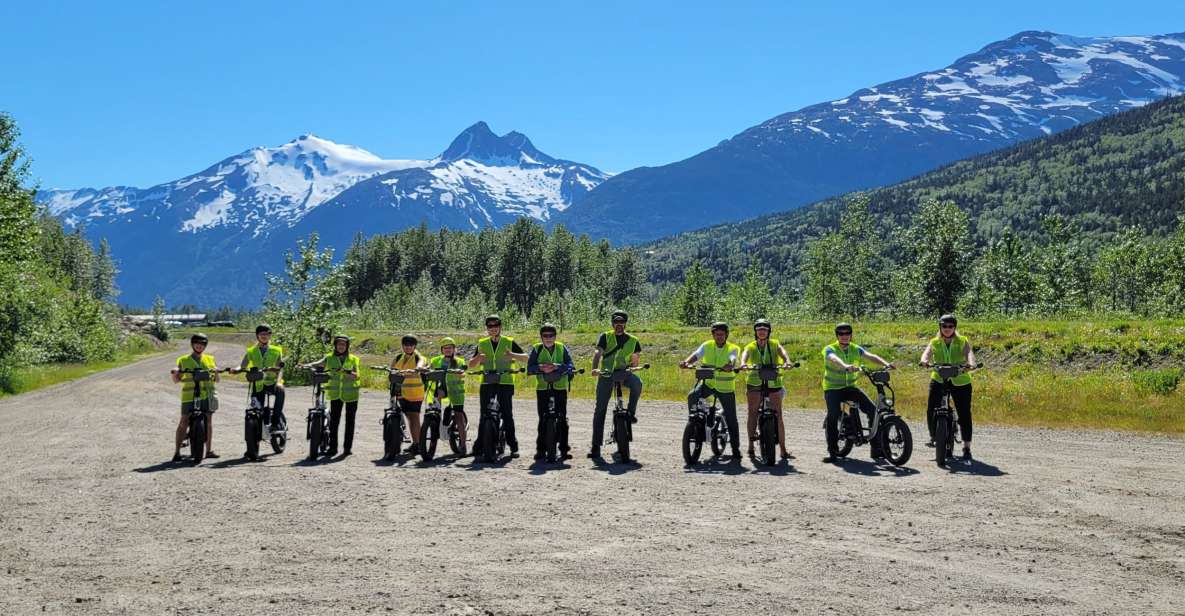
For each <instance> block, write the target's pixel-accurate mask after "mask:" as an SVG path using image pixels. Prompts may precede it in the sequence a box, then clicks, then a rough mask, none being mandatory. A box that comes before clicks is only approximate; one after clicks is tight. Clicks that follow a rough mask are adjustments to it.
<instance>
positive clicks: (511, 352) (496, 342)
mask: <svg viewBox="0 0 1185 616" xmlns="http://www.w3.org/2000/svg"><path fill="white" fill-rule="evenodd" d="M486 334H488V335H487V336H486V337H485V338H482V339H480V340H478V341H477V349H476V350H475V351H474V353H473V357H471V358H470V359H469V367H470V368H476V367H478V366H481V369H482V370H485V371H494V370H507V371H509V370H513V369H514V362H516V361H522V362H525V361H527V355H526V353H525V352H524V351H523V349H522V347H520V346H519V345H518V343H517V342H515V341H514V338H511V337H510V336H503V335H502V317H500V316H498V315H496V314H491V315H490V316H488V317H486ZM477 395H478V400H479V401H480V404H481V408H482V409H485V408H486V406H487V405H488V404H489V403H490V398H492V397H497V399H498V410H499V412H500V413H501V414H502V428H503V430H504V431H505V433H506V444H507V445H509V446H510V457H512V458H517V457H518V439H517V438H516V437H515V435H514V375H513V374H510V373H507V374H501V375H496V376H483V377H482V382H481V387H480V388H479V389H478V393H477ZM479 440H480V439H479ZM473 451H474V452H477V451H481V444H480V443H478V442H474V444H473Z"/></svg>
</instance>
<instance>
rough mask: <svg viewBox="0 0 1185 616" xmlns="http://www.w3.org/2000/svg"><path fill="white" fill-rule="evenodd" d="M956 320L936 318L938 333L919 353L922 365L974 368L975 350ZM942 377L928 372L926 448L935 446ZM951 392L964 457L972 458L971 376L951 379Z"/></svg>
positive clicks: (946, 315)
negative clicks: (935, 419) (935, 426)
mask: <svg viewBox="0 0 1185 616" xmlns="http://www.w3.org/2000/svg"><path fill="white" fill-rule="evenodd" d="M958 326H959V320H958V319H957V318H955V315H953V314H944V315H942V316H941V317H939V319H938V335H937V336H935V337H934V338H932V339H931V340H930V344H929V345H927V346H926V350H925V351H923V352H922V361H921V362H920V364H921V365H922V366H923V367H927V368H929V367H930V366H931V365H932V364H949V365H952V366H970V367H971V368H974V367H975V364H976V362H975V350H974V349H972V348H971V341H970V340H968V339H967V337H966V336H962V335H959V332H958V329H957V328H958ZM943 393H944V391H943V387H942V378H941V377H939V376H938V371H937V370H931V371H930V395H929V400H928V401H927V403H926V427H927V428H929V431H930V442H929V443H927V446H928V447H933V446H934V409H935V408H937V407H938V406H940V405H941V404H942V402H943V400H942V396H943ZM950 394H951V398H953V399H954V401H955V410H956V412H957V413H958V414H959V431H960V432H961V433H962V437H963V459H964V460H970V459H971V375H970V374H967V373H966V372H963V373H961V374H959V376H956V377H955V378H953V379H951V380H950Z"/></svg>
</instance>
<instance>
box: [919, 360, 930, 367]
mask: <svg viewBox="0 0 1185 616" xmlns="http://www.w3.org/2000/svg"><path fill="white" fill-rule="evenodd" d="M918 365H919V366H921V367H923V368H929V367H930V365H931V364H930V362H928V361H919V362H918Z"/></svg>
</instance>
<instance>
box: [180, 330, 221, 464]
mask: <svg viewBox="0 0 1185 616" xmlns="http://www.w3.org/2000/svg"><path fill="white" fill-rule="evenodd" d="M209 343H210V339H209V338H207V337H206V335H205V334H194V335H192V336H190V337H189V348H190V350H191V351H192V353H189V354H187V355H182V356H181V357H178V358H177V367H176V368H174V369H173V370H172V371H171V372H170V373H169V376H170V377H172V379H173V382H174V383H180V384H181V420H180V421H179V422H177V433H176V438H175V439H174V445H175V447H174V449H173V461H174V462H180V461H181V443H182V442H184V441H185V433H186V432H187V431H188V428H189V413H190V412H191V411H192V410H193V406H194V402H195V400H194V395H193V390H194V387H193V375H191V374H182V373H181V372H179V371H180V370H199V369H201V370H209V371H210V372H211V378H212V379H213V381H210V382H208V383H206V384H205V385H203V386H202V392H201V397H200V398H199V399H198V401H199V402H200V401H201V400H205V401H206V402H207V403H209V402H210V401H211V400H212V398H211V397H210V394H211V392H213V391H214V381H217V380H218V364H217V362H215V361H214V356H213V355H207V354H206V353H205V351H206V346H207V345H208V344H209ZM206 410H207V411H208V412H209V413H210V419H211V421H207V422H206V457H207V458H217V457H218V454H216V453H214V421H213V418H214V415H213V413H214V409H213V408H207V409H206ZM198 462H199V460H194V464H196V463H198Z"/></svg>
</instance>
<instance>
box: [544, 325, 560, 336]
mask: <svg viewBox="0 0 1185 616" xmlns="http://www.w3.org/2000/svg"><path fill="white" fill-rule="evenodd" d="M558 331H559V330H557V329H556V327H555V324H554V323H544V324H543V325H541V326H539V333H540V334H542V333H543V332H551V333H553V334H554V333H556V332H558Z"/></svg>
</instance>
